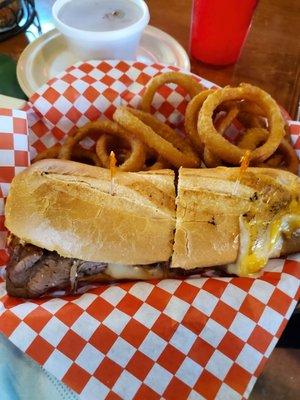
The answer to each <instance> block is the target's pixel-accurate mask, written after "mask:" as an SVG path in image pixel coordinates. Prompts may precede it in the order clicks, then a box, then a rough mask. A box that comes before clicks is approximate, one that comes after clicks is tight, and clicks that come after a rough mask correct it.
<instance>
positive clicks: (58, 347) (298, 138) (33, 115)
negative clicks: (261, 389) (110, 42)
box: [0, 61, 300, 400]
mask: <svg viewBox="0 0 300 400" xmlns="http://www.w3.org/2000/svg"><path fill="white" fill-rule="evenodd" d="M170 69H172V70H176V68H173V67H164V66H160V65H157V64H154V65H150V66H149V65H145V64H142V63H139V62H134V63H125V62H118V61H113V62H88V63H83V64H77V65H75V66H72V67H70V68H69V69H68V70H67V71H66V72H64V73H62V74H60V75H59V76H58V77H56V78H54V79H52V80H51V81H50V82H48V84H46V85H45V86H43V87H42V88H41V89H40V90H39V91H38V92H37V93H36V94H34V95H33V96H32V98H31V99H30V103H29V106H28V109H27V116H28V121H29V142H30V145H31V146H30V147H31V152H32V155H34V154H35V152H36V151H37V152H39V151H42V150H43V149H45V148H46V147H50V146H51V145H52V144H54V143H56V142H61V141H63V139H64V137H65V136H66V134H67V133H69V132H70V131H72V130H73V129H74V127H79V126H82V125H83V124H85V123H86V122H87V121H90V120H94V119H96V118H99V117H102V116H104V117H108V118H110V117H111V116H112V113H113V111H114V109H115V107H116V106H118V105H120V104H129V105H131V106H134V107H137V106H138V103H139V100H140V95H141V93H142V91H143V88H144V86H145V84H146V83H147V82H148V81H149V79H150V78H151V77H152V76H154V75H156V74H157V73H160V72H164V71H168V70H170ZM200 81H201V82H202V83H203V84H204V85H205V86H212V83H210V82H207V81H204V80H202V79H200ZM185 105H186V99H185V97H184V92H183V91H181V89H179V88H177V87H176V86H171V87H170V86H164V87H162V88H161V89H160V90H159V94H158V95H156V96H155V99H154V110H153V111H155V112H156V115H157V116H158V117H159V118H161V119H162V120H168V121H169V122H170V123H171V124H173V125H175V126H178V125H180V123H181V122H182V113H184V109H185ZM290 124H291V130H292V133H293V140H294V143H295V147H296V148H297V149H298V150H299V149H300V125H299V124H298V123H294V122H291V123H290ZM3 126H4V128H3ZM25 133H26V119H25V113H24V112H21V111H13V112H10V111H7V110H0V149H1V150H0V189H1V192H2V193H0V196H1V199H0V231H1V232H0V239H1V243H0V247H1V249H0V264H5V262H6V260H7V258H6V253H5V251H4V236H5V232H4V226H3V220H4V216H3V201H4V200H3V197H5V196H6V194H7V191H8V186H9V182H10V181H11V179H12V178H13V176H14V175H15V173H16V172H18V171H19V170H20V169H21V168H23V167H24V166H26V165H27V158H26V155H27V142H26V140H25V138H26V136H25ZM91 145H92V141H87V142H86V146H91ZM299 282H300V263H299V257H298V256H297V255H294V256H291V257H289V258H287V259H286V260H272V261H271V262H270V263H269V264H268V266H267V268H266V271H265V272H264V274H263V275H262V276H261V277H260V278H257V279H251V278H202V279H199V278H197V279H196V278H189V279H184V280H177V279H176V280H175V279H174V280H173V279H167V280H161V281H151V282H132V283H120V284H116V285H113V286H111V285H101V286H100V287H98V288H96V289H92V290H89V291H88V292H87V293H85V294H83V295H81V296H73V297H71V296H68V297H64V298H45V299H39V300H34V301H23V300H20V299H16V298H11V297H9V296H7V294H6V292H5V284H4V283H0V331H1V332H3V333H4V334H5V335H6V336H7V337H8V338H9V340H11V341H12V342H13V343H14V344H16V345H17V346H18V347H19V348H20V349H21V350H22V351H23V352H25V353H26V354H28V355H29V356H31V357H32V358H33V359H34V360H36V361H37V362H38V363H39V364H41V365H42V366H43V367H44V368H46V369H47V370H48V371H49V372H51V373H53V374H54V375H55V376H56V377H57V378H58V379H60V380H62V381H63V382H65V383H66V384H67V385H69V386H70V387H71V388H72V389H74V390H75V391H76V392H77V393H79V394H80V396H81V398H82V399H86V400H94V399H95V400H96V399H97V400H99V399H124V400H127V399H135V400H137V399H147V400H151V399H160V398H163V399H166V400H171V399H190V400H200V399H220V400H224V399H230V400H235V399H241V398H243V399H246V398H247V397H248V396H249V393H250V391H251V389H252V387H253V385H254V383H255V381H256V378H257V377H258V375H259V374H260V372H261V371H262V368H263V366H264V364H265V362H266V361H267V359H268V357H269V356H270V353H271V352H272V350H273V348H274V346H275V344H276V342H277V340H278V338H279V336H280V334H281V333H282V331H283V329H284V327H285V325H286V323H287V321H288V319H289V317H290V316H291V314H292V312H293V310H294V308H295V305H296V303H297V300H298V299H299V296H300V291H299Z"/></svg>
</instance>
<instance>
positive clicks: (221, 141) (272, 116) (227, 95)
mask: <svg viewBox="0 0 300 400" xmlns="http://www.w3.org/2000/svg"><path fill="white" fill-rule="evenodd" d="M241 99H247V100H250V101H253V102H255V103H256V104H257V105H258V106H259V107H260V108H262V109H263V111H264V113H265V115H266V118H267V120H268V126H269V130H270V133H269V136H268V138H267V141H266V142H265V143H264V144H263V145H262V146H260V147H257V148H256V149H255V150H254V151H253V152H252V153H251V160H253V161H256V162H261V161H264V160H266V159H267V158H269V157H270V156H271V155H272V154H273V153H274V152H275V151H276V149H277V148H278V146H279V144H280V142H281V139H282V138H283V136H284V134H285V131H284V120H283V117H282V115H281V111H280V109H279V107H278V105H277V104H276V102H275V101H274V100H273V99H272V97H271V96H270V95H269V94H268V93H266V92H265V91H263V90H262V89H259V88H257V87H255V86H252V85H249V84H241V85H240V86H239V87H237V88H229V87H228V88H225V89H222V90H217V91H216V92H214V93H212V94H211V95H209V96H208V97H207V99H206V100H205V102H204V103H203V106H202V108H201V111H200V113H199V118H198V124H197V126H198V133H199V135H200V138H201V140H202V141H203V142H204V143H205V145H206V146H207V147H208V149H209V150H211V151H213V152H214V153H215V154H216V155H217V156H218V157H220V158H221V159H222V160H224V161H227V162H229V163H232V164H239V162H240V160H241V158H242V157H243V156H244V154H245V152H246V150H245V149H241V148H239V147H238V146H236V145H234V144H232V143H230V142H229V141H227V140H226V139H225V138H224V137H223V136H221V135H219V133H218V132H217V130H216V129H215V127H214V125H213V120H212V117H213V113H214V110H215V109H216V108H217V107H218V106H219V105H220V104H222V103H223V102H224V101H227V100H241Z"/></svg>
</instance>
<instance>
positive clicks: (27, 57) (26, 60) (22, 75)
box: [16, 25, 191, 98]
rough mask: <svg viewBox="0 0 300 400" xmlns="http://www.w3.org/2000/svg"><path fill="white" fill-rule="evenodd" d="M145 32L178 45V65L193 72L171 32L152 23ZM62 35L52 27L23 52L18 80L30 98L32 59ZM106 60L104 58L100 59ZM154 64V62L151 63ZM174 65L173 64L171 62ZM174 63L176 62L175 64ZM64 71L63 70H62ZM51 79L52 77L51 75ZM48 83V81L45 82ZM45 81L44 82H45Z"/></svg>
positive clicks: (33, 90) (184, 52) (31, 91)
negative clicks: (42, 44) (28, 71)
mask: <svg viewBox="0 0 300 400" xmlns="http://www.w3.org/2000/svg"><path fill="white" fill-rule="evenodd" d="M144 32H145V33H148V34H153V33H156V35H161V36H163V37H164V38H166V40H167V41H168V42H169V43H170V44H171V45H172V47H176V48H177V49H178V54H179V55H180V57H179V59H180V61H181V63H180V65H177V67H178V68H180V69H182V70H185V71H187V72H191V63H190V58H189V56H188V53H187V52H186V50H185V49H184V47H183V46H182V45H181V44H180V43H179V42H178V41H177V40H176V39H175V38H174V37H173V36H171V35H170V34H169V33H167V32H165V31H163V30H161V29H159V28H157V27H155V26H152V25H147V26H146V28H145V31H144ZM60 35H62V34H61V33H60V32H59V31H58V30H57V29H56V28H54V29H51V30H50V31H48V32H45V33H43V34H42V35H41V36H39V37H38V38H37V39H35V40H34V41H33V42H31V43H29V44H28V45H27V46H26V47H25V49H24V50H23V52H22V53H21V55H20V57H19V59H18V62H17V68H16V75H17V80H18V82H19V85H20V87H21V89H22V90H23V92H24V93H25V94H26V96H27V97H28V98H30V97H31V96H32V95H33V94H34V93H35V92H36V90H35V89H33V88H32V86H31V85H30V80H29V79H27V72H26V71H27V69H28V65H29V66H30V65H31V64H32V60H33V59H34V55H35V53H36V52H37V49H38V48H39V47H40V45H41V43H43V42H45V41H49V40H50V39H51V40H52V38H53V37H56V36H60ZM100 61H104V60H100ZM158 63H159V64H161V65H167V64H164V63H160V62H158ZM150 64H153V63H150ZM169 65H172V64H169ZM173 65H174V64H173ZM61 72H62V71H61ZM49 79H51V77H49ZM45 83H47V82H45ZM45 83H44V84H45Z"/></svg>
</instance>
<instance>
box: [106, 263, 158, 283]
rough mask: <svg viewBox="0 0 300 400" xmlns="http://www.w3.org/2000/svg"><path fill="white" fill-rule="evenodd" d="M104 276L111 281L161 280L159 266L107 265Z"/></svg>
mask: <svg viewBox="0 0 300 400" xmlns="http://www.w3.org/2000/svg"><path fill="white" fill-rule="evenodd" d="M105 274H106V275H108V276H110V277H111V278H112V279H143V280H144V279H159V278H163V270H162V267H161V266H155V267H147V266H143V265H123V264H108V266H107V268H106V270H105Z"/></svg>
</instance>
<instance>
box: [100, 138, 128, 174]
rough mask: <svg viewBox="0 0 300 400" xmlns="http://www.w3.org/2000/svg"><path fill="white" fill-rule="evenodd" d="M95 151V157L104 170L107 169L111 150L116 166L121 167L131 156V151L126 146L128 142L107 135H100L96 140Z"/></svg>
mask: <svg viewBox="0 0 300 400" xmlns="http://www.w3.org/2000/svg"><path fill="white" fill-rule="evenodd" d="M117 140H118V142H117ZM127 147H129V148H127ZM96 149H97V150H96V151H97V155H98V157H99V159H100V161H101V163H102V165H103V166H104V167H105V168H109V163H110V151H111V150H113V152H114V154H115V155H116V158H117V160H118V164H120V165H122V164H123V163H124V162H125V161H126V160H127V159H128V158H129V157H130V154H131V149H130V146H128V142H126V141H125V140H124V141H122V139H121V138H117V137H114V136H112V135H109V134H107V133H104V134H103V135H101V136H100V138H99V139H98V140H97V145H96Z"/></svg>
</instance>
